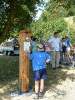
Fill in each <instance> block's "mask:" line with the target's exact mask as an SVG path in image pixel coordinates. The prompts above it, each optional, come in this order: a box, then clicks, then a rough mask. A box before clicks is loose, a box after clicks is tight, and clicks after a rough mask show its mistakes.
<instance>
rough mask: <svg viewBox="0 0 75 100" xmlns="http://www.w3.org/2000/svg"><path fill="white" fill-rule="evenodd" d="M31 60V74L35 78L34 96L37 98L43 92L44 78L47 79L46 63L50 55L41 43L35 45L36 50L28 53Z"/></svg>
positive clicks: (41, 95)
mask: <svg viewBox="0 0 75 100" xmlns="http://www.w3.org/2000/svg"><path fill="white" fill-rule="evenodd" d="M30 59H31V60H32V67H33V74H34V80H35V97H34V99H38V98H40V97H43V94H44V80H45V79H47V72H46V63H48V62H49V61H50V55H49V54H48V53H47V52H45V51H44V47H43V45H42V44H38V45H37V51H35V52H34V51H33V52H32V53H31V55H30Z"/></svg>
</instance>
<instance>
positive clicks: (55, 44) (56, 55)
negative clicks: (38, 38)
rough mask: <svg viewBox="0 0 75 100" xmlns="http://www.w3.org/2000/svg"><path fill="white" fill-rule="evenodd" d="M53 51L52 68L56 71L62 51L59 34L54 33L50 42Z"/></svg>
mask: <svg viewBox="0 0 75 100" xmlns="http://www.w3.org/2000/svg"><path fill="white" fill-rule="evenodd" d="M48 42H49V44H50V46H51V48H52V50H51V54H52V68H53V69H56V68H58V67H59V62H60V49H61V40H60V38H59V32H54V34H53V37H52V38H50V39H49V40H48Z"/></svg>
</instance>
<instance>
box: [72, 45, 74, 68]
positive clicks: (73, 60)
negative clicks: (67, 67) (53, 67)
mask: <svg viewBox="0 0 75 100" xmlns="http://www.w3.org/2000/svg"><path fill="white" fill-rule="evenodd" d="M72 61H73V67H75V45H74V46H73V58H72Z"/></svg>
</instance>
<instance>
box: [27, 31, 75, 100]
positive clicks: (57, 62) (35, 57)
mask: <svg viewBox="0 0 75 100" xmlns="http://www.w3.org/2000/svg"><path fill="white" fill-rule="evenodd" d="M36 40H37V39H36V38H34V37H31V39H28V38H27V41H29V42H30V44H29V46H30V52H29V53H28V56H29V59H30V60H32V68H33V76H34V80H35V94H36V95H35V99H38V98H40V97H42V96H43V94H44V80H45V79H47V71H46V64H47V63H49V62H50V63H51V66H52V68H53V69H57V68H59V67H61V64H63V62H65V63H66V64H70V63H72V58H71V56H70V48H71V46H72V45H71V42H70V39H69V37H68V36H66V37H65V38H62V39H60V37H59V32H54V34H53V37H51V38H50V39H49V40H48V41H47V42H42V43H37V41H36ZM73 61H75V52H74V56H73ZM74 66H75V64H74Z"/></svg>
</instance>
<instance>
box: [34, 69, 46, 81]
mask: <svg viewBox="0 0 75 100" xmlns="http://www.w3.org/2000/svg"><path fill="white" fill-rule="evenodd" d="M41 79H44V80H45V79H47V71H46V69H45V68H44V69H40V70H37V71H34V80H36V81H37V80H41Z"/></svg>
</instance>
